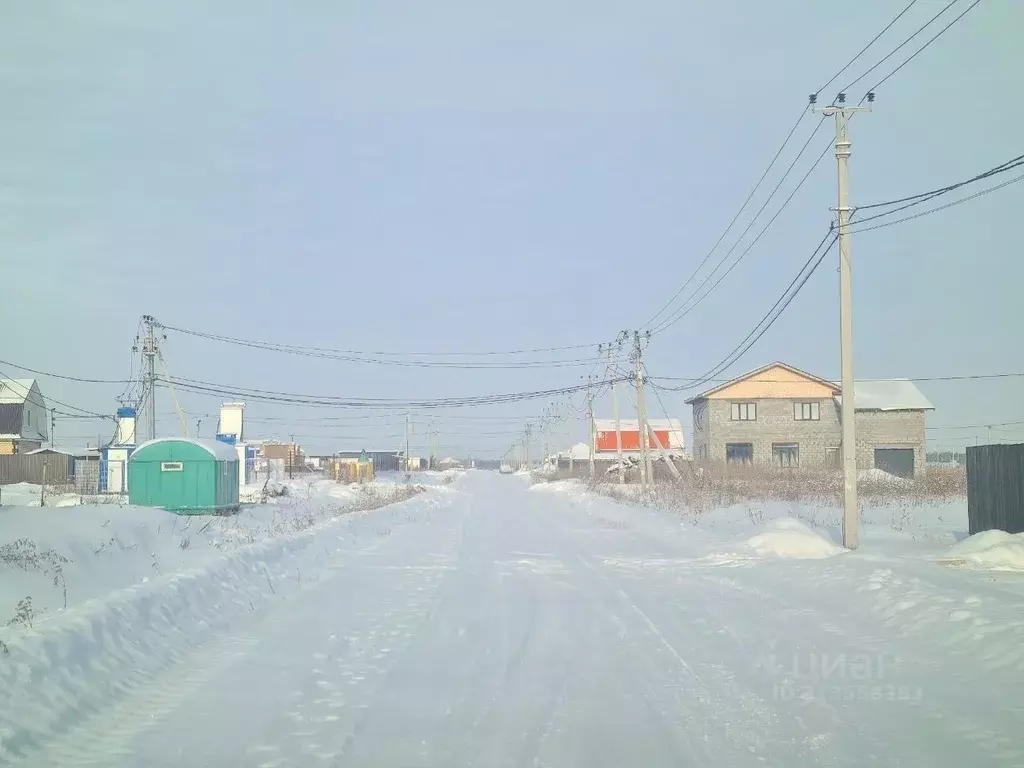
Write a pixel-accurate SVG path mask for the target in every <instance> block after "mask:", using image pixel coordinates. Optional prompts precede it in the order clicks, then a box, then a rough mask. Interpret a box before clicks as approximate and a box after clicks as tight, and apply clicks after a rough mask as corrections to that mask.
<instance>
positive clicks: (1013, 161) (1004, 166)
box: [856, 155, 1024, 223]
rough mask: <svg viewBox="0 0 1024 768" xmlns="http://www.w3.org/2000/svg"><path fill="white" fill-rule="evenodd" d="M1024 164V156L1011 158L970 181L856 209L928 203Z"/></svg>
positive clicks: (860, 206)
mask: <svg viewBox="0 0 1024 768" xmlns="http://www.w3.org/2000/svg"><path fill="white" fill-rule="evenodd" d="M1022 164H1024V155H1017V156H1016V157H1013V158H1010V159H1009V160H1006V161H1005V162H1002V163H1000V164H999V165H997V166H995V167H993V168H989V169H988V170H987V171H984V172H982V173H979V174H977V175H976V176H971V177H970V178H969V179H963V180H962V181H957V182H954V183H953V184H947V185H946V186H944V187H938V188H937V189H930V190H928V191H927V192H918V193H917V194H916V195H908V196H907V197H900V198H897V199H895V200H885V201H883V202H880V203H871V204H870V205H858V206H856V209H857V210H858V211H867V210H870V209H872V208H888V207H889V206H893V205H899V204H900V203H906V202H908V201H919V200H920V201H922V202H927V200H928V199H931V198H933V197H937V196H938V195H944V194H946V193H947V192H952V191H954V190H956V189H960V188H961V187H965V186H967V185H968V184H973V183H974V182H976V181H981V180H982V179H987V178H989V177H990V176H996V175H998V174H1000V173H1006V172H1007V171H1011V170H1013V169H1014V168H1016V167H1018V166H1020V165H1022ZM922 198H925V199H924V200H922ZM897 210H902V209H897ZM881 215H884V214H881ZM870 220H871V219H870V218H869V219H861V223H863V222H865V221H870Z"/></svg>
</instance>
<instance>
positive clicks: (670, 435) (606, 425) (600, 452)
mask: <svg viewBox="0 0 1024 768" xmlns="http://www.w3.org/2000/svg"><path fill="white" fill-rule="evenodd" d="M647 423H648V424H649V425H650V427H651V432H652V433H653V434H649V435H648V436H647V447H648V448H649V449H650V450H653V451H656V450H658V442H659V441H660V442H661V447H662V448H664V449H666V450H667V451H668V452H669V453H671V454H673V455H676V456H681V455H682V453H683V448H684V447H685V445H686V440H685V435H684V433H683V425H682V423H681V422H680V421H679V419H648V420H647ZM619 433H620V435H621V438H617V437H616V434H615V419H594V455H595V456H596V457H598V458H601V459H604V458H608V457H609V456H614V455H617V453H618V442H617V440H618V439H621V440H622V453H623V454H625V455H629V456H634V455H635V456H639V455H640V452H641V451H640V445H641V442H640V422H639V421H638V420H637V419H619Z"/></svg>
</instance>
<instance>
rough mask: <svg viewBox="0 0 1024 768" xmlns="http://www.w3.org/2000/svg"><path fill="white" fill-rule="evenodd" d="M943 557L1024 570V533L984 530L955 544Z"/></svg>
mask: <svg viewBox="0 0 1024 768" xmlns="http://www.w3.org/2000/svg"><path fill="white" fill-rule="evenodd" d="M943 559H944V560H946V561H953V562H955V563H956V564H957V565H972V566H974V567H977V568H987V569H991V570H1006V571H1024V533H1007V532H1006V531H982V532H981V533H976V534H974V535H973V536H970V537H968V538H966V539H964V540H963V541H961V542H959V543H958V544H954V545H953V546H952V547H950V549H949V551H948V552H947V553H946V556H945V557H944V558H943Z"/></svg>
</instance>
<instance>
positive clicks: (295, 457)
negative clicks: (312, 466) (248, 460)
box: [259, 443, 305, 472]
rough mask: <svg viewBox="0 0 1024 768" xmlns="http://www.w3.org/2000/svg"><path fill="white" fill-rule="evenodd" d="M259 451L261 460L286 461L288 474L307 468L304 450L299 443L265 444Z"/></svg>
mask: <svg viewBox="0 0 1024 768" xmlns="http://www.w3.org/2000/svg"><path fill="white" fill-rule="evenodd" d="M259 450H260V453H259V456H260V458H263V459H279V460H282V461H284V466H285V471H286V472H294V471H295V470H297V469H301V468H302V467H303V466H305V464H304V461H305V460H304V458H303V456H302V448H300V447H299V445H298V443H263V445H261V446H260V449H259Z"/></svg>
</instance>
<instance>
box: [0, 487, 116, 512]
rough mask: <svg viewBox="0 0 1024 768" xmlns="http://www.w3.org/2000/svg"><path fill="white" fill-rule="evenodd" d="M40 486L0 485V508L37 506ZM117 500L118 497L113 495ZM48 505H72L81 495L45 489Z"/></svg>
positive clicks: (76, 502)
mask: <svg viewBox="0 0 1024 768" xmlns="http://www.w3.org/2000/svg"><path fill="white" fill-rule="evenodd" d="M41 491H42V486H39V485H34V484H32V483H13V484H11V485H3V486H0V510H3V509H5V508H6V507H38V506H39V499H40V492H41ZM113 498H114V499H115V500H119V497H116V496H115V497H113ZM45 500H46V506H48V507H73V506H75V505H76V504H81V503H82V496H81V495H80V494H77V493H61V494H54V493H53V492H52V491H47V492H46V495H45Z"/></svg>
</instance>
